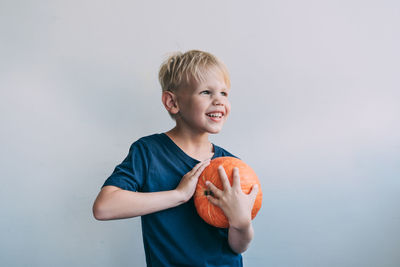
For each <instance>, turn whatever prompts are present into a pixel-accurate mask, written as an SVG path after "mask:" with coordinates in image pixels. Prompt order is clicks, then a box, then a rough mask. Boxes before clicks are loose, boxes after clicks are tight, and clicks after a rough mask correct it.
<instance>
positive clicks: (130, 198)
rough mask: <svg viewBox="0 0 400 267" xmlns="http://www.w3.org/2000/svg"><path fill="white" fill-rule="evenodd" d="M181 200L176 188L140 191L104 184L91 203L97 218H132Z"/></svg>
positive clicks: (178, 202)
mask: <svg viewBox="0 0 400 267" xmlns="http://www.w3.org/2000/svg"><path fill="white" fill-rule="evenodd" d="M183 202H184V200H182V197H181V196H180V194H179V193H178V192H177V191H176V190H171V191H163V192H154V193H140V192H132V191H127V190H122V189H120V188H118V187H114V186H106V187H104V188H103V189H102V191H101V192H100V194H99V195H98V197H97V199H96V201H95V203H94V205H93V214H94V217H95V218H96V219H98V220H113V219H124V218H132V217H136V216H141V215H146V214H149V213H153V212H157V211H160V210H164V209H168V208H172V207H175V206H178V205H180V204H182V203H183Z"/></svg>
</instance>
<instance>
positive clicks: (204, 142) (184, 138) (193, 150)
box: [165, 127, 213, 161]
mask: <svg viewBox="0 0 400 267" xmlns="http://www.w3.org/2000/svg"><path fill="white" fill-rule="evenodd" d="M165 134H166V135H168V137H169V138H171V139H172V141H174V142H175V144H176V145H177V146H178V147H180V148H181V149H182V150H183V151H184V152H185V153H186V154H188V155H189V156H191V157H192V158H195V159H197V160H199V161H203V160H205V159H208V158H211V157H212V155H213V151H212V150H213V146H212V144H211V142H210V141H209V140H208V133H203V134H195V133H193V132H188V131H184V130H182V129H180V128H178V127H175V128H173V129H171V130H169V131H168V132H166V133H165Z"/></svg>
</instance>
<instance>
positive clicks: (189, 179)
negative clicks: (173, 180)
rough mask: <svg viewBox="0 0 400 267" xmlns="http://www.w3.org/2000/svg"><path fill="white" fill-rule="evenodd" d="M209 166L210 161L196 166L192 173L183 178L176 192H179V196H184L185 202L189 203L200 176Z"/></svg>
mask: <svg viewBox="0 0 400 267" xmlns="http://www.w3.org/2000/svg"><path fill="white" fill-rule="evenodd" d="M209 164H210V159H207V160H205V161H202V162H200V163H198V164H196V166H194V168H193V169H192V170H191V171H190V172H188V173H186V174H185V175H184V176H183V177H182V180H181V181H180V183H179V185H178V186H177V187H176V189H175V190H176V191H177V192H179V194H180V195H181V196H182V201H183V202H187V201H188V200H189V199H190V198H191V197H192V196H193V194H194V192H195V190H196V185H197V181H198V180H199V177H200V174H201V173H202V172H203V170H204V169H205V168H206V167H207V166H208V165H209Z"/></svg>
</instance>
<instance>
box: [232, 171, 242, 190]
mask: <svg viewBox="0 0 400 267" xmlns="http://www.w3.org/2000/svg"><path fill="white" fill-rule="evenodd" d="M232 176H233V178H232V180H233V181H232V187H233V188H241V187H240V175H239V168H237V167H235V168H233V171H232Z"/></svg>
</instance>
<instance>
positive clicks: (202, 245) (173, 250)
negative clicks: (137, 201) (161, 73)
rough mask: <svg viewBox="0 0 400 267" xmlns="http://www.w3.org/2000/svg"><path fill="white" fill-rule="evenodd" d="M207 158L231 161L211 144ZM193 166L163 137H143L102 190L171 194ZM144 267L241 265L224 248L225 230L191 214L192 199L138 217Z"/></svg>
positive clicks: (157, 135) (165, 136)
mask: <svg viewBox="0 0 400 267" xmlns="http://www.w3.org/2000/svg"><path fill="white" fill-rule="evenodd" d="M213 146H214V156H213V158H217V157H223V156H231V157H233V155H232V154H231V153H229V152H228V151H226V150H224V149H223V148H221V147H218V146H216V145H213ZM197 163H199V161H198V160H195V159H193V158H191V157H190V156H188V155H187V154H186V153H185V152H183V150H181V149H180V148H179V147H178V146H177V145H176V144H175V143H174V142H173V141H172V140H171V139H170V138H169V137H168V136H167V135H166V134H164V133H162V134H154V135H150V136H146V137H143V138H141V139H139V140H138V141H136V142H135V143H133V144H132V146H131V148H130V150H129V154H128V156H127V157H126V158H125V159H124V161H123V162H122V163H121V164H119V165H118V166H117V167H116V168H115V170H114V172H113V173H112V175H111V176H110V177H109V178H108V179H107V180H106V182H105V183H104V185H103V186H106V185H113V186H117V187H120V188H122V189H125V190H130V191H138V192H158V191H165V190H173V189H175V188H176V187H177V186H178V184H179V182H180V181H181V179H182V177H183V176H184V175H185V174H186V173H187V172H189V171H190V170H192V169H193V167H194V166H195V165H196V164H197ZM141 221H142V235H143V243H144V249H145V253H146V262H147V266H156V267H159V266H191V267H194V266H229V267H233V266H243V263H242V256H241V254H237V253H235V252H233V251H232V250H231V248H230V246H229V244H228V230H227V229H220V228H216V227H213V226H211V225H209V224H207V223H206V222H204V221H203V220H202V219H201V218H200V216H199V215H198V214H197V211H196V208H195V206H194V202H193V198H192V199H190V200H189V201H188V202H186V203H184V204H182V205H179V206H177V207H174V208H170V209H166V210H162V211H159V212H155V213H151V214H148V215H144V216H141Z"/></svg>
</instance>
